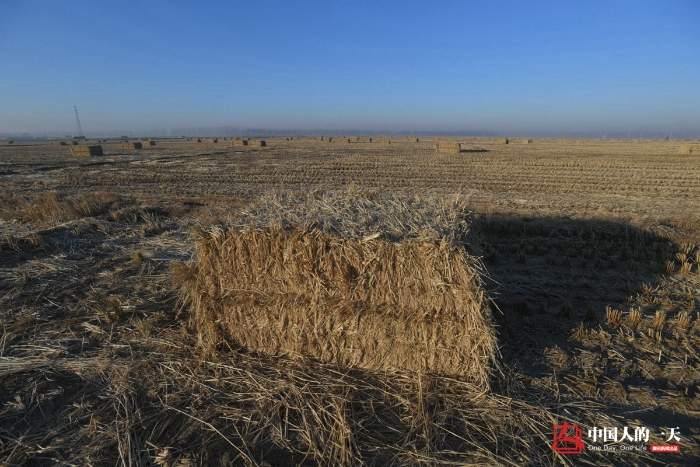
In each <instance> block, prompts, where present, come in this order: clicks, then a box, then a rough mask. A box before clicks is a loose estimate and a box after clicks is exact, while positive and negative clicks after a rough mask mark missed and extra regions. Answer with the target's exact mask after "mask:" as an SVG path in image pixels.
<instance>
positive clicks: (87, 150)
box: [70, 145, 103, 157]
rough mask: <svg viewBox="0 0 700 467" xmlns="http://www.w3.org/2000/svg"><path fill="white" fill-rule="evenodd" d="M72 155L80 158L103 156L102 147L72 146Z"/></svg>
mask: <svg viewBox="0 0 700 467" xmlns="http://www.w3.org/2000/svg"><path fill="white" fill-rule="evenodd" d="M70 153H71V155H72V156H79V157H90V156H102V155H103V152H102V146H99V145H95V146H72V147H71V148H70Z"/></svg>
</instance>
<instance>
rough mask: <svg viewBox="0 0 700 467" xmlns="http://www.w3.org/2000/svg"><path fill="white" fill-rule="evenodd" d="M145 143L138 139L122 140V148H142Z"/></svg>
mask: <svg viewBox="0 0 700 467" xmlns="http://www.w3.org/2000/svg"><path fill="white" fill-rule="evenodd" d="M142 147H143V145H142V144H141V143H140V142H138V141H133V142H132V141H122V149H141V148H142Z"/></svg>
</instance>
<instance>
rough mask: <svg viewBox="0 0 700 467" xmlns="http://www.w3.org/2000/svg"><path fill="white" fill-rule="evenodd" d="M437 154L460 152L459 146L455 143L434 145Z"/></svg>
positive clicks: (445, 142)
mask: <svg viewBox="0 0 700 467" xmlns="http://www.w3.org/2000/svg"><path fill="white" fill-rule="evenodd" d="M435 149H436V150H437V152H447V153H457V152H459V151H461V145H460V144H459V143H457V142H455V141H440V142H439V143H436V144H435Z"/></svg>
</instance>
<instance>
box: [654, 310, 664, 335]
mask: <svg viewBox="0 0 700 467" xmlns="http://www.w3.org/2000/svg"><path fill="white" fill-rule="evenodd" d="M651 323H652V326H654V329H656V330H657V331H660V330H662V329H663V327H664V324H665V323H666V312H665V311H663V310H657V311H656V314H655V315H654V318H652V321H651Z"/></svg>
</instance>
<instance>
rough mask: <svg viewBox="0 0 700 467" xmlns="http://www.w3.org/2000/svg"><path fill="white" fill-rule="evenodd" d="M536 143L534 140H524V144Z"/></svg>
mask: <svg viewBox="0 0 700 467" xmlns="http://www.w3.org/2000/svg"><path fill="white" fill-rule="evenodd" d="M534 142H535V141H534V140H531V139H524V140H523V144H532V143H534Z"/></svg>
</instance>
